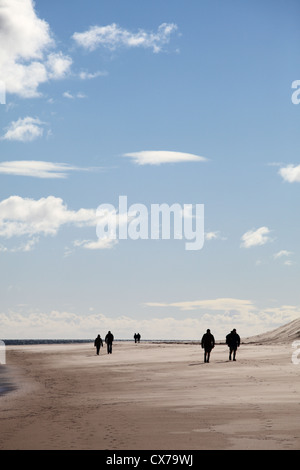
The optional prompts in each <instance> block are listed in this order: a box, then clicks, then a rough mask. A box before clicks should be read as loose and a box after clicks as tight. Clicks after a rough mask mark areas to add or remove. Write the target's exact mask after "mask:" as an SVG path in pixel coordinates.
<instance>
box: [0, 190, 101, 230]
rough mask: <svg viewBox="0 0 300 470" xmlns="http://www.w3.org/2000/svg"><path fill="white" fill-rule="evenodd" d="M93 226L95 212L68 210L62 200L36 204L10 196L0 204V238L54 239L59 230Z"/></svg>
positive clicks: (50, 197) (46, 200) (54, 198)
mask: <svg viewBox="0 0 300 470" xmlns="http://www.w3.org/2000/svg"><path fill="white" fill-rule="evenodd" d="M66 224H73V225H76V226H79V227H83V226H95V225H96V210H94V209H79V210H77V211H72V210H69V209H68V207H67V205H66V204H65V203H64V202H63V200H62V199H61V198H58V197H55V196H48V197H46V198H41V199H38V200H34V199H29V198H22V197H20V196H10V197H9V198H8V199H4V200H3V201H1V202H0V236H1V237H6V238H11V237H13V236H22V235H29V236H34V235H39V234H42V235H56V234H57V232H58V230H59V229H60V227H62V226H63V225H66Z"/></svg>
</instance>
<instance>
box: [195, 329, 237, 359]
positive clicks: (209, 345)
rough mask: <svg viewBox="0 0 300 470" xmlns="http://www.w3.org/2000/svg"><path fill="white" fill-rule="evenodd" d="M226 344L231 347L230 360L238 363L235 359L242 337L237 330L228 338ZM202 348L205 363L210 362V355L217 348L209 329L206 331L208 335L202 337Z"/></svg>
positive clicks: (229, 334)
mask: <svg viewBox="0 0 300 470" xmlns="http://www.w3.org/2000/svg"><path fill="white" fill-rule="evenodd" d="M226 344H227V346H228V347H229V360H230V361H231V358H232V359H233V361H236V358H235V357H236V351H237V348H238V347H239V345H240V337H239V335H238V334H237V332H236V329H235V328H234V329H233V330H232V331H231V332H230V333H228V335H227V336H226ZM201 347H202V349H204V362H209V359H210V353H211V351H212V349H213V348H214V347H215V338H214V336H213V335H212V334H211V332H210V330H209V329H208V330H206V333H205V334H204V335H203V336H202V340H201Z"/></svg>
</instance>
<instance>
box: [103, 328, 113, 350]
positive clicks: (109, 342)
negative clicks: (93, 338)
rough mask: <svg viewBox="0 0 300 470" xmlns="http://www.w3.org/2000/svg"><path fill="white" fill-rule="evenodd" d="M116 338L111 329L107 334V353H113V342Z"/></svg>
mask: <svg viewBox="0 0 300 470" xmlns="http://www.w3.org/2000/svg"><path fill="white" fill-rule="evenodd" d="M113 340H114V335H113V334H112V333H111V332H110V331H109V332H108V333H107V335H106V336H105V342H106V344H107V354H111V353H112V344H113Z"/></svg>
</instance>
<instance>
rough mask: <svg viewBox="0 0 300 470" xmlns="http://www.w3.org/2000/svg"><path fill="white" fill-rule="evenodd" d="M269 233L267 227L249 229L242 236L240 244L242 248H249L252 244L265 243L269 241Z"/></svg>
mask: <svg viewBox="0 0 300 470" xmlns="http://www.w3.org/2000/svg"><path fill="white" fill-rule="evenodd" d="M269 234H270V230H269V229H268V227H260V228H258V229H257V230H249V231H248V232H246V233H244V235H243V236H242V238H241V240H242V243H241V246H242V247H243V248H250V247H252V246H260V245H265V244H266V243H268V242H269V241H271V238H270V236H269Z"/></svg>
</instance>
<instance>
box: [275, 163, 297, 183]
mask: <svg viewBox="0 0 300 470" xmlns="http://www.w3.org/2000/svg"><path fill="white" fill-rule="evenodd" d="M278 173H279V174H280V176H281V177H282V178H283V179H284V181H287V182H288V183H299V182H300V165H287V166H285V167H282V168H280V170H279V172H278Z"/></svg>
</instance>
